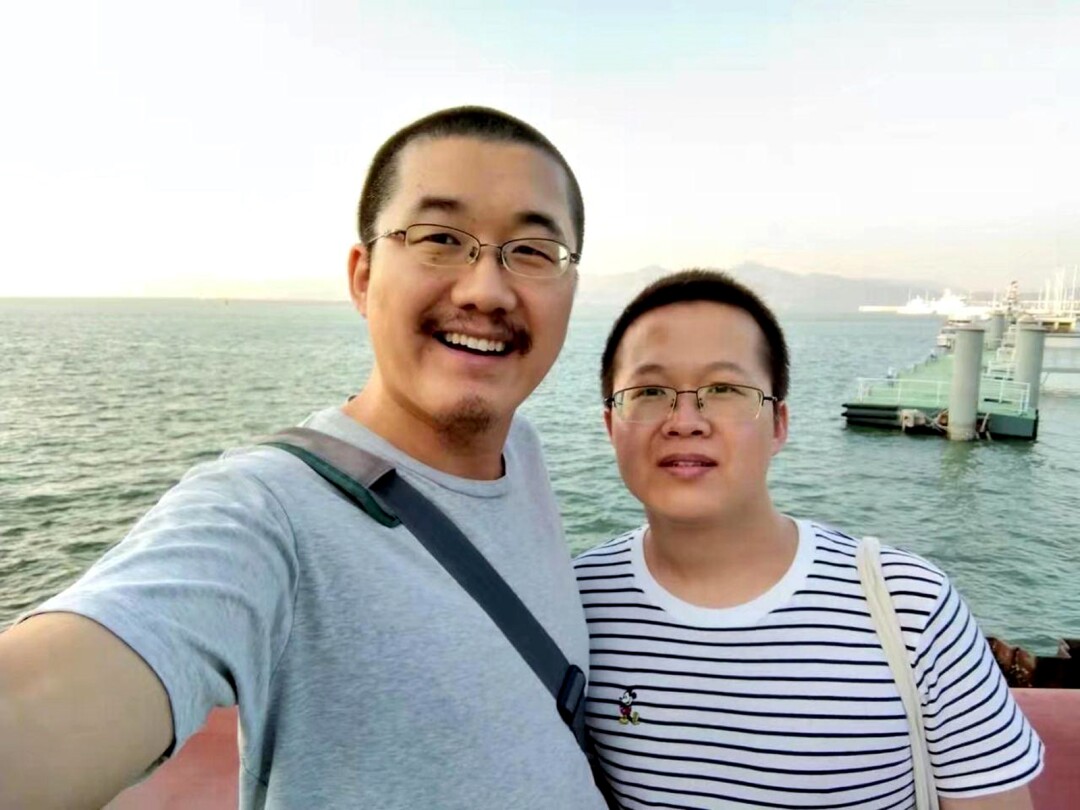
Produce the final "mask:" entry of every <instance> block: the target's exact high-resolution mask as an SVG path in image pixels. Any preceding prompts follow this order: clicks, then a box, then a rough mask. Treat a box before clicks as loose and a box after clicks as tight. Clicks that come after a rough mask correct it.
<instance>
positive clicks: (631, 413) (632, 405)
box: [604, 382, 780, 422]
mask: <svg viewBox="0 0 1080 810" xmlns="http://www.w3.org/2000/svg"><path fill="white" fill-rule="evenodd" d="M679 394H693V395H694V399H695V402H697V407H698V411H699V412H700V413H701V415H702V416H704V417H705V418H706V419H711V420H715V421H717V422H752V421H753V420H755V419H757V418H758V416H759V415H760V414H761V406H762V405H764V404H765V401H766V400H768V401H769V402H774V403H778V402H780V397H773V396H769V395H768V394H766V393H765V392H764V391H762V390H761V389H760V388H754V387H753V386H751V385H738V384H736V383H725V382H716V383H709V384H708V385H703V386H701V387H700V388H691V389H690V390H687V391H678V390H676V389H674V388H669V387H668V386H666V385H635V386H633V387H632V388H624V389H622V390H621V391H616V392H615V393H614V394H612V395H611V396H610V397H608V398H607V399H605V400H604V405H605V407H608V408H613V409H614V410H615V413H617V414H618V415H619V418H620V419H622V420H623V421H624V422H662V421H664V420H665V419H667V418H668V417H669V416H671V414H673V413H674V412H675V406H676V404H678V401H679Z"/></svg>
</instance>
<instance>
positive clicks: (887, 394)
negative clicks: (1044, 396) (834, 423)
mask: <svg viewBox="0 0 1080 810" xmlns="http://www.w3.org/2000/svg"><path fill="white" fill-rule="evenodd" d="M950 387H951V382H950V381H949V380H905V379H904V378H902V377H860V378H859V380H858V391H857V393H856V395H855V396H856V400H857V401H859V402H866V403H874V404H880V405H905V406H910V407H916V408H919V407H921V408H947V407H949V389H950ZM1029 388H1030V387H1029V386H1028V384H1027V383H1018V382H1014V381H1013V380H1002V379H997V378H994V377H982V378H981V379H980V380H979V406H980V408H983V409H984V410H986V408H984V405H985V406H990V409H992V410H993V411H994V412H995V413H1003V414H1016V415H1019V414H1022V413H1024V411H1026V410H1027V409H1028V403H1029V401H1030V390H1029Z"/></svg>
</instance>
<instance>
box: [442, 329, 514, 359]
mask: <svg viewBox="0 0 1080 810" xmlns="http://www.w3.org/2000/svg"><path fill="white" fill-rule="evenodd" d="M435 339H436V340H437V341H439V342H440V343H442V344H443V345H444V346H449V347H450V348H451V349H457V350H459V351H463V352H468V353H469V354H479V355H483V356H485V357H505V356H506V355H508V354H510V352H511V351H512V350H513V345H512V344H511V343H510V342H508V341H505V340H491V339H489V338H478V337H472V336H471V335H464V334H462V333H461V332H436V333H435Z"/></svg>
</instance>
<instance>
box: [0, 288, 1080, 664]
mask: <svg viewBox="0 0 1080 810" xmlns="http://www.w3.org/2000/svg"><path fill="white" fill-rule="evenodd" d="M613 315H614V313H613V312H611V311H596V310H591V311H590V310H588V309H586V308H584V307H579V308H578V310H577V311H576V312H575V314H574V316H573V318H572V320H571V326H570V331H569V335H568V337H567V341H566V346H565V348H564V350H563V352H562V355H561V356H560V358H559V361H558V363H557V364H556V366H555V367H554V369H553V370H552V372H551V373H550V374H549V375H548V378H547V379H546V380H545V381H544V383H543V384H542V385H541V386H540V388H539V389H538V390H537V391H536V393H535V394H534V395H533V396H532V397H531V398H530V399H529V401H528V402H527V403H526V405H525V406H524V408H523V410H524V412H525V413H526V414H527V415H528V416H529V417H530V418H531V419H532V420H533V421H534V423H535V424H536V425H537V427H538V429H539V430H540V433H541V436H542V438H543V441H544V446H545V450H546V453H547V457H548V463H549V467H550V470H551V478H552V481H553V483H554V486H555V490H556V493H557V495H558V497H559V502H560V504H561V507H562V511H563V517H564V522H565V527H566V534H567V542H568V543H569V545H570V548H571V550H573V551H575V552H576V551H580V550H582V549H585V548H588V547H589V546H591V545H594V544H596V543H599V542H602V541H604V540H606V539H608V538H609V537H611V536H613V535H615V534H617V533H619V532H622V531H624V530H626V529H628V528H631V527H633V526H635V525H637V524H639V523H640V522H641V521H642V520H643V515H642V511H641V508H640V506H639V505H638V504H637V503H636V501H634V499H633V498H632V497H631V496H630V495H629V494H627V493H626V491H625V490H624V489H623V487H622V484H621V482H620V479H619V475H618V471H617V469H616V467H615V461H614V456H613V454H612V451H611V448H610V446H609V445H608V442H607V438H606V435H605V433H604V429H603V421H602V416H601V413H602V411H601V405H600V393H599V361H600V352H601V350H602V348H603V344H604V339H605V337H606V335H607V331H608V329H609V328H610V325H611V322H612V320H613ZM781 320H782V322H783V326H784V328H785V330H786V332H787V335H788V340H789V342H790V344H791V354H792V388H791V396H790V398H789V403H790V409H791V436H790V440H789V442H788V444H787V446H786V447H785V448H784V449H783V450H782V451H781V453H780V454H779V455H778V456H777V457H776V459H775V460H774V462H773V465H772V471H771V475H770V481H771V488H772V492H773V495H774V499H775V501H776V503H777V505H778V506H779V507H780V508H781V509H782V510H783V511H784V512H786V513H788V514H791V515H795V516H802V517H813V518H816V519H819V520H823V521H828V522H831V523H833V524H834V525H836V526H838V527H840V528H841V529H843V530H845V531H847V532H849V533H852V534H875V535H877V536H879V537H881V538H883V540H884V541H885V542H887V543H891V544H894V545H898V546H901V547H903V548H906V549H909V550H911V551H914V552H916V553H918V554H922V555H924V556H926V557H928V558H929V559H930V560H932V561H933V562H935V563H936V564H938V565H940V566H941V567H942V568H944V569H945V570H946V571H947V572H948V573H949V574H950V576H951V577H952V579H953V580H954V581H955V582H956V583H957V585H958V587H959V589H960V590H961V592H962V593H963V594H964V595H965V597H966V598H967V600H968V602H969V603H970V604H971V606H972V609H973V611H974V613H975V615H976V616H977V618H978V619H979V621H980V624H981V625H982V627H983V629H984V630H985V631H986V632H988V633H994V634H999V635H1002V636H1004V637H1005V638H1007V639H1009V640H1010V641H1012V642H1013V643H1021V644H1023V645H1025V646H1028V647H1030V648H1032V649H1035V650H1037V651H1039V652H1043V653H1049V652H1052V650H1053V647H1054V640H1055V639H1056V638H1058V637H1059V636H1063V635H1073V636H1076V635H1080V593H1078V589H1077V587H1076V583H1077V573H1078V572H1080V563H1078V562H1077V560H1078V559H1080V554H1078V552H1077V548H1076V547H1077V539H1076V534H1077V528H1078V523H1080V520H1078V519H1080V498H1078V496H1077V486H1078V484H1080V396H1076V395H1058V394H1054V393H1045V392H1044V394H1043V397H1042V402H1041V422H1040V425H1039V440H1038V441H1037V442H1034V443H1027V442H1007V441H992V442H987V441H982V442H975V443H964V444H961V443H953V442H948V441H945V440H943V439H939V438H935V437H914V436H906V435H901V434H899V433H891V432H879V431H874V430H868V429H855V428H847V427H846V426H845V423H844V420H843V419H842V418H841V416H840V413H841V405H842V403H843V402H844V401H845V399H846V398H848V397H849V396H850V395H851V394H852V393H853V390H854V381H855V379H856V378H857V377H859V376H883V374H884V372H885V370H886V369H888V368H889V367H893V368H902V367H903V366H905V365H908V364H910V363H913V362H915V361H917V360H920V359H922V358H923V357H925V356H926V355H927V354H928V353H929V351H930V349H931V348H933V345H934V337H935V335H936V333H937V330H938V328H939V326H940V323H939V322H938V321H937V320H934V319H932V318H903V317H900V316H890V315H859V314H851V315H845V316H838V317H831V318H824V317H809V316H800V315H794V314H792V315H786V314H783V313H781ZM371 363H372V357H371V352H370V349H369V346H368V341H367V333H366V329H365V326H364V321H363V319H362V318H361V317H360V316H359V315H357V314H356V312H355V311H354V310H353V309H352V307H351V306H349V305H348V304H332V303H267V302H243V301H228V302H226V301H188V300H184V301H180V300H172V301H163V300H81V301H75V300H48V299H37V300H0V627H3V626H4V625H5V624H7V623H9V622H10V621H12V620H13V619H14V618H15V617H16V616H17V615H18V614H19V613H20V612H21V611H23V610H25V609H26V608H28V607H30V606H32V605H34V604H36V603H37V602H39V601H41V600H42V599H44V598H46V597H47V596H49V595H51V594H53V593H55V592H56V591H58V590H60V589H61V588H63V587H64V586H66V585H67V584H69V583H70V582H72V581H73V580H74V579H76V578H77V577H78V576H79V574H80V573H81V572H82V571H83V570H85V569H86V568H87V567H88V566H89V565H90V564H91V563H92V562H93V561H94V560H95V559H96V558H97V557H99V556H100V555H101V554H102V553H103V552H104V551H105V550H106V549H107V548H109V547H110V546H111V545H112V544H114V543H116V542H117V541H118V540H119V539H120V538H122V537H123V535H124V534H125V532H126V531H127V530H128V528H129V527H130V526H131V525H132V523H133V522H134V521H135V520H136V519H137V518H138V517H139V516H140V515H141V514H143V513H144V512H145V511H146V510H147V509H148V508H149V507H150V506H151V505H152V504H153V503H154V502H155V501H156V500H157V498H158V497H159V496H160V495H161V494H162V492H164V491H165V490H166V489H167V488H168V487H169V486H170V485H172V484H173V483H174V482H175V481H177V480H178V478H179V477H180V476H181V475H182V474H183V472H184V471H185V470H186V469H187V468H189V467H190V466H191V465H193V464H195V463H198V462H200V461H204V460H207V459H211V458H214V457H215V456H216V455H217V454H219V453H220V452H221V451H222V450H224V449H225V448H227V447H232V446H236V445H240V444H244V443H246V442H248V441H250V440H251V439H252V438H253V437H258V436H261V435H265V434H267V433H269V432H272V431H274V430H277V429H280V428H282V427H285V426H288V425H291V424H294V423H296V422H297V421H299V420H300V419H302V418H304V417H305V416H306V415H307V414H309V413H311V412H312V411H314V410H317V409H319V408H322V407H324V406H326V405H330V404H338V403H341V402H343V401H344V400H345V399H346V397H347V396H349V394H351V393H353V392H355V391H356V390H357V389H358V388H359V386H360V385H361V383H362V382H363V380H364V379H365V377H366V375H367V372H368V370H369V369H370V367H371Z"/></svg>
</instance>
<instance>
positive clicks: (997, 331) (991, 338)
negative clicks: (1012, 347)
mask: <svg viewBox="0 0 1080 810" xmlns="http://www.w3.org/2000/svg"><path fill="white" fill-rule="evenodd" d="M1004 336H1005V313H1004V312H992V313H990V320H988V321H987V328H986V348H988V349H997V348H999V347H1000V346H1001V340H1002V338H1003V337H1004Z"/></svg>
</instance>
